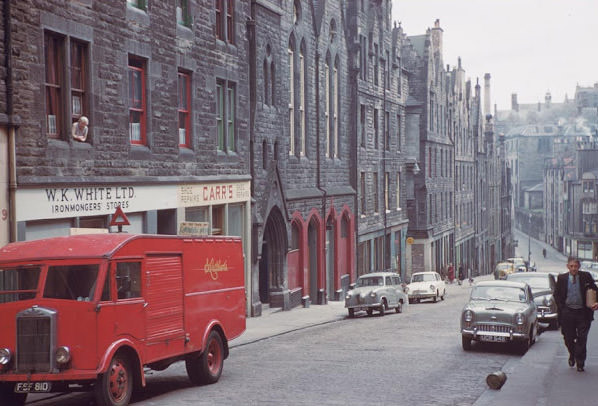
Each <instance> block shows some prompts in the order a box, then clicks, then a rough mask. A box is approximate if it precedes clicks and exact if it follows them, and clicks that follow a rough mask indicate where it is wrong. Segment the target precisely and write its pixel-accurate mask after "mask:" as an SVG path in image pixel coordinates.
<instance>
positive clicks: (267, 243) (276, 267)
mask: <svg viewBox="0 0 598 406" xmlns="http://www.w3.org/2000/svg"><path fill="white" fill-rule="evenodd" d="M286 248H287V233H286V227H285V221H284V218H283V216H282V213H281V212H280V210H279V209H278V208H277V207H274V208H273V209H272V211H270V214H269V216H268V219H267V220H266V227H265V228H264V237H263V239H262V255H261V258H260V263H259V270H260V271H259V272H260V275H259V285H260V287H259V290H260V301H261V302H262V303H270V293H271V292H272V291H273V290H274V291H280V290H282V289H283V287H284V280H285V274H284V272H285V266H284V265H285V255H286Z"/></svg>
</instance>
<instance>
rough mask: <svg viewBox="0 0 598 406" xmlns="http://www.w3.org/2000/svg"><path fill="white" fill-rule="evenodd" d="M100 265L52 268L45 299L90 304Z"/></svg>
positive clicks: (50, 268)
mask: <svg viewBox="0 0 598 406" xmlns="http://www.w3.org/2000/svg"><path fill="white" fill-rule="evenodd" d="M98 269H99V265H97V264H91V265H63V266H50V267H49V268H48V276H47V277H46V286H45V288H44V297H47V298H53V299H67V300H77V301H84V302H88V301H90V300H91V299H92V298H93V294H94V292H95V288H96V280H97V278H98Z"/></svg>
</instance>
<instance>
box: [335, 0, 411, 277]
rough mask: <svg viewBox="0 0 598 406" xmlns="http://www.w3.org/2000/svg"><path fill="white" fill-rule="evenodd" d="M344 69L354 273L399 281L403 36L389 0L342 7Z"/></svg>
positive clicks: (403, 222)
mask: <svg viewBox="0 0 598 406" xmlns="http://www.w3.org/2000/svg"><path fill="white" fill-rule="evenodd" d="M347 16H348V18H347V27H348V28H347V31H348V33H347V34H348V40H347V42H348V44H351V46H350V48H349V50H350V52H349V60H350V61H352V63H353V65H352V67H351V68H352V69H351V77H350V80H351V84H350V89H351V94H350V100H351V104H350V106H349V109H350V116H351V117H352V118H353V120H351V121H350V122H351V127H350V128H351V133H352V134H353V137H351V141H352V142H351V148H352V152H351V156H352V160H353V162H355V163H356V164H355V165H353V167H352V168H351V180H352V186H353V188H354V189H355V190H357V192H358V193H357V197H358V198H357V201H356V203H355V207H356V210H357V213H358V219H357V230H356V231H357V275H362V274H364V273H368V272H372V271H380V270H393V271H395V272H398V273H401V274H402V275H403V277H405V275H406V274H405V270H406V265H405V264H406V262H405V261H406V258H405V256H404V255H403V252H404V250H405V237H406V232H407V223H408V217H407V211H406V207H405V197H406V193H405V189H406V185H407V183H408V178H409V177H412V174H411V173H410V171H408V170H407V166H406V157H407V153H406V149H405V148H406V135H405V133H406V130H405V120H406V114H405V112H406V111H405V102H406V99H407V96H408V94H409V93H408V82H407V79H408V78H407V75H406V72H405V71H404V67H403V64H402V58H401V48H402V41H403V37H404V36H403V33H402V29H401V28H400V27H396V26H393V25H392V23H391V21H390V16H391V2H390V1H383V2H374V1H359V2H357V1H356V2H348V3H347Z"/></svg>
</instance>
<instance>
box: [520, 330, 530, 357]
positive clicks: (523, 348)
mask: <svg viewBox="0 0 598 406" xmlns="http://www.w3.org/2000/svg"><path fill="white" fill-rule="evenodd" d="M531 334H532V333H531V331H530V333H529V335H528V336H527V338H526V339H525V340H522V341H519V342H518V343H517V352H518V353H519V354H521V355H524V354H525V353H526V352H527V350H529V347H530V345H531V338H530V337H531Z"/></svg>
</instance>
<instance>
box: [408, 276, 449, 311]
mask: <svg viewBox="0 0 598 406" xmlns="http://www.w3.org/2000/svg"><path fill="white" fill-rule="evenodd" d="M405 292H406V293H407V295H408V296H409V303H413V302H419V301H420V300H422V299H432V300H433V301H434V302H437V301H438V299H439V298H440V300H444V297H445V296H446V285H445V283H444V281H443V280H442V278H441V277H440V275H439V274H438V272H416V273H414V274H413V275H411V283H409V284H408V285H407V286H406V287H405Z"/></svg>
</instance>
